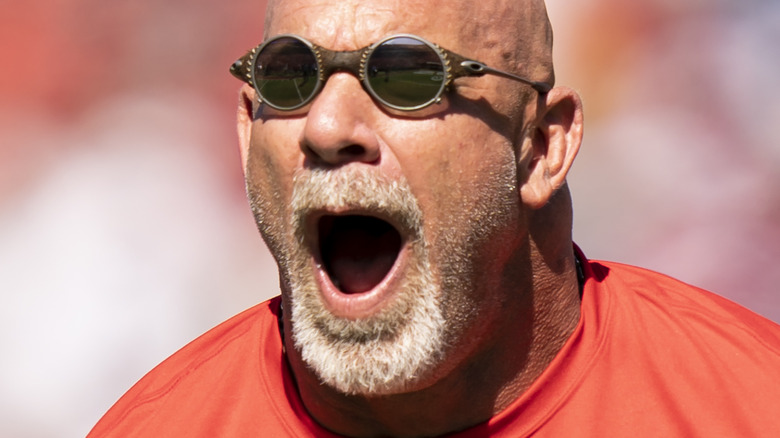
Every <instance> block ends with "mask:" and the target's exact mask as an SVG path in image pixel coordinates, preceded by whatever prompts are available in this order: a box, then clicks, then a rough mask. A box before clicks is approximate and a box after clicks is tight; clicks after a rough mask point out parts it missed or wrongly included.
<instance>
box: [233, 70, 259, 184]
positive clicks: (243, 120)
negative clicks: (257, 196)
mask: <svg viewBox="0 0 780 438" xmlns="http://www.w3.org/2000/svg"><path fill="white" fill-rule="evenodd" d="M254 102H255V90H254V89H253V88H252V87H250V86H249V85H244V86H243V87H241V91H240V92H239V96H238V111H237V114H236V128H237V130H238V146H239V152H240V154H241V168H242V169H244V173H246V163H247V160H248V158H249V144H250V142H251V140H252V123H253V122H254Z"/></svg>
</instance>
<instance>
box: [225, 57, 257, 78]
mask: <svg viewBox="0 0 780 438" xmlns="http://www.w3.org/2000/svg"><path fill="white" fill-rule="evenodd" d="M252 55H254V51H253V50H250V51H249V52H247V53H246V55H244V56H242V57H240V58H238V59H237V60H236V62H234V63H233V64H232V65H231V66H230V74H232V75H233V76H235V77H236V78H238V79H240V80H242V81H244V82H246V83H247V84H251V83H252V73H251V72H250V70H249V69H250V67H249V64H250V60H251V59H252Z"/></svg>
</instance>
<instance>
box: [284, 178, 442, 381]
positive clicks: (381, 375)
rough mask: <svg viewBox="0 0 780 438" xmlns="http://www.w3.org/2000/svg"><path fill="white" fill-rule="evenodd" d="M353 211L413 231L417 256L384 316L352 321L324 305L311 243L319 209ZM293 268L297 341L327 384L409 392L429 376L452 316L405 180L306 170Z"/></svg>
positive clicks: (296, 199)
mask: <svg viewBox="0 0 780 438" xmlns="http://www.w3.org/2000/svg"><path fill="white" fill-rule="evenodd" d="M345 208H346V209H349V210H360V211H365V212H374V213H377V214H381V215H384V216H387V217H389V218H392V220H393V221H394V222H395V223H396V224H397V225H398V226H400V227H401V228H402V232H403V233H404V234H405V235H406V236H407V238H408V239H409V242H408V243H407V245H408V247H409V250H410V254H409V256H410V257H409V258H408V263H407V266H406V268H405V272H402V273H401V274H400V275H402V276H403V278H402V284H401V286H400V288H399V290H398V291H397V294H395V296H394V297H393V299H392V302H391V303H388V305H386V306H385V307H384V308H383V309H382V310H381V311H379V312H378V313H377V314H375V315H372V316H370V317H367V318H362V319H357V320H350V319H346V318H340V317H337V316H335V315H333V314H332V313H330V312H329V311H328V310H327V309H326V308H325V306H324V304H323V302H322V298H321V295H320V292H319V287H318V285H317V280H316V278H315V275H314V270H313V269H312V267H311V263H312V262H311V255H310V254H309V253H308V251H306V249H305V246H304V245H302V242H304V219H305V218H306V217H307V216H308V213H309V212H311V211H312V210H321V209H328V210H334V209H345ZM292 210H293V214H292V217H291V222H292V223H291V224H290V225H291V227H292V229H293V231H294V237H295V239H294V242H293V243H292V244H291V245H283V246H287V249H286V251H285V252H286V253H287V256H286V257H284V259H285V260H286V261H287V263H286V264H285V265H286V266H281V264H280V267H281V269H282V271H283V277H284V278H286V279H287V281H288V284H289V287H290V302H291V309H290V310H291V322H292V339H293V341H294V345H295V348H296V349H297V350H298V351H299V352H300V353H301V357H302V358H303V360H304V362H306V364H307V365H308V366H309V367H311V369H312V370H314V372H315V373H316V374H317V375H318V376H319V378H320V379H321V380H322V382H323V383H325V384H327V385H329V386H331V387H333V388H335V389H337V390H338V391H341V392H343V393H346V394H359V395H390V394H397V393H401V392H406V391H408V390H410V389H412V388H413V387H415V386H417V384H419V383H420V381H421V380H425V379H426V378H428V377H430V375H431V374H432V372H433V370H434V369H435V368H436V365H438V364H439V363H440V362H441V358H442V355H443V350H444V345H445V333H446V321H445V317H444V315H443V313H444V312H443V310H442V304H441V301H442V291H441V287H440V285H438V284H437V283H436V282H435V280H434V276H433V274H432V269H431V262H430V259H429V256H428V253H427V250H426V241H425V238H424V236H423V230H422V219H421V217H422V214H421V211H420V208H419V207H418V205H417V202H416V199H415V198H414V196H413V195H412V194H411V191H410V190H409V187H408V185H407V184H406V182H405V180H402V181H389V180H388V179H387V178H384V177H382V176H380V175H377V174H373V173H369V172H359V171H350V172H347V171H332V170H331V171H318V170H312V171H304V172H301V173H299V174H298V175H297V176H296V178H295V180H294V186H293V196H292Z"/></svg>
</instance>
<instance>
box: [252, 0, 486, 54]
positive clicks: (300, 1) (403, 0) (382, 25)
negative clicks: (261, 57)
mask: <svg viewBox="0 0 780 438" xmlns="http://www.w3.org/2000/svg"><path fill="white" fill-rule="evenodd" d="M471 4H472V2H471V1H462V0H447V1H431V0H381V1H376V0H272V1H270V2H269V6H268V17H267V21H266V28H265V33H266V37H269V36H273V35H278V34H283V33H294V34H298V35H301V36H303V37H305V38H307V39H309V40H311V41H312V42H314V43H316V44H318V45H321V46H323V47H327V48H329V49H331V50H353V49H357V48H360V47H365V46H367V45H369V44H371V43H373V42H375V41H377V40H379V39H381V38H383V37H385V36H388V35H391V34H396V33H412V34H416V35H419V36H422V37H424V38H427V39H430V40H432V41H434V42H436V43H438V44H441V45H442V46H445V47H448V48H452V49H457V48H458V47H459V46H460V45H461V41H460V40H461V39H464V25H465V24H466V21H468V20H467V17H469V9H473V7H472V6H470V5H471ZM466 33H467V32H466Z"/></svg>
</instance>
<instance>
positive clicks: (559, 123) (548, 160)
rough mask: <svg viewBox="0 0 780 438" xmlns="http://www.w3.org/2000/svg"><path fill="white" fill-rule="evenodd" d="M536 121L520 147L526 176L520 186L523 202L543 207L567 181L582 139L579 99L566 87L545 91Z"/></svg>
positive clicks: (580, 102)
mask: <svg viewBox="0 0 780 438" xmlns="http://www.w3.org/2000/svg"><path fill="white" fill-rule="evenodd" d="M538 123H539V124H538V125H537V127H536V128H535V129H534V130H533V132H531V133H529V134H528V136H527V138H526V142H525V144H524V146H523V150H524V151H526V152H525V153H526V157H525V159H524V160H521V164H522V165H524V166H526V169H525V172H526V175H527V176H528V177H527V178H526V180H525V181H524V182H523V184H522V187H521V188H520V196H521V198H522V201H523V203H524V204H525V205H527V206H529V207H530V208H533V209H538V208H541V207H543V206H544V205H545V204H546V203H547V201H549V200H550V198H551V197H552V196H553V194H554V193H555V192H556V191H557V190H558V189H559V188H561V187H562V186H563V185H564V184H565V183H566V175H567V174H568V173H569V169H570V168H571V165H572V163H573V162H574V157H576V156H577V152H578V151H579V148H580V143H581V142H582V130H583V116H582V101H581V100H580V97H579V96H578V95H577V93H576V92H575V91H574V90H572V89H570V88H566V87H556V88H554V89H552V90H550V92H549V93H548V94H547V96H546V101H545V102H544V105H543V107H542V108H541V110H540V117H539V122H538Z"/></svg>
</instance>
